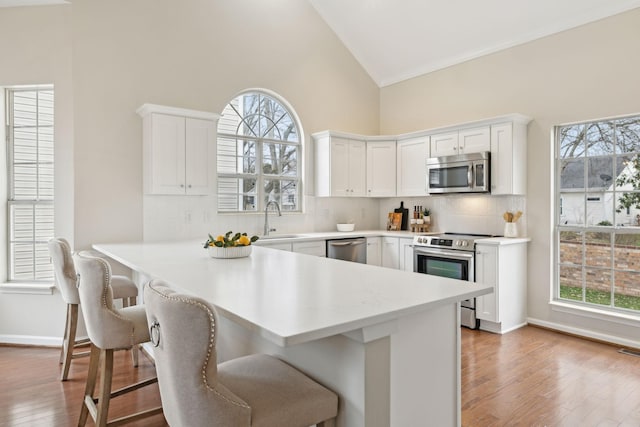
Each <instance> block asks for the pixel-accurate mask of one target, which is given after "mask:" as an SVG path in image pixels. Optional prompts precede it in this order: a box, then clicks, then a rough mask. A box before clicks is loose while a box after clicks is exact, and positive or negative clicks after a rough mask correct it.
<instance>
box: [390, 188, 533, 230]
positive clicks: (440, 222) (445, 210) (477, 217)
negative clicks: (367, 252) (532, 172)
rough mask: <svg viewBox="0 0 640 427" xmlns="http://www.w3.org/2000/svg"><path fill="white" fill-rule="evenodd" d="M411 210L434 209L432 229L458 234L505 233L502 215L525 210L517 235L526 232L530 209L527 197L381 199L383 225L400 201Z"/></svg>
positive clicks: (476, 196)
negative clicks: (417, 207)
mask: <svg viewBox="0 0 640 427" xmlns="http://www.w3.org/2000/svg"><path fill="white" fill-rule="evenodd" d="M401 201H403V202H404V207H405V208H407V209H409V215H411V213H412V211H413V206H415V205H417V206H422V207H423V208H428V209H430V210H431V225H432V226H431V230H433V231H448V232H459V233H477V234H496V235H502V234H503V233H504V220H503V219H502V214H503V213H504V212H506V211H512V212H515V211H518V210H520V211H522V212H523V215H522V218H520V220H519V221H518V225H517V227H518V235H520V236H525V235H526V234H527V222H526V221H527V210H526V197H525V196H490V195H485V194H482V195H481V194H472V195H469V194H464V195H462V194H461V195H457V194H456V195H453V194H448V195H442V196H429V197H417V198H412V197H403V198H392V199H383V200H381V202H380V215H381V217H380V227H381V228H382V227H384V226H385V225H386V221H387V214H388V213H389V212H393V210H394V209H395V208H398V207H400V202H401Z"/></svg>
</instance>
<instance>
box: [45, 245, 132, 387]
mask: <svg viewBox="0 0 640 427" xmlns="http://www.w3.org/2000/svg"><path fill="white" fill-rule="evenodd" d="M49 255H50V256H51V261H52V262H53V271H54V275H55V281H56V284H57V286H58V289H59V290H60V294H62V299H63V300H64V302H66V303H67V317H66V322H65V327H64V337H63V342H62V350H61V351H60V363H61V364H62V373H61V375H60V379H61V380H62V381H66V380H67V378H68V376H69V368H70V367H71V360H72V359H76V358H78V357H83V356H88V355H89V352H75V353H74V349H75V348H77V347H81V346H84V345H88V343H89V340H88V339H82V340H76V331H77V327H78V304H80V296H79V295H78V288H77V287H76V285H77V277H76V269H75V266H74V264H73V257H72V254H71V246H70V245H69V242H67V241H66V240H65V239H63V238H55V239H51V240H50V241H49ZM111 287H112V289H113V297H114V298H115V299H122V306H123V307H127V306H129V305H135V304H136V302H137V297H138V287H137V286H136V284H135V283H133V281H132V280H131V279H129V278H128V277H126V276H113V277H112V282H111ZM131 357H132V359H133V365H134V366H138V351H137V348H133V349H132V352H131Z"/></svg>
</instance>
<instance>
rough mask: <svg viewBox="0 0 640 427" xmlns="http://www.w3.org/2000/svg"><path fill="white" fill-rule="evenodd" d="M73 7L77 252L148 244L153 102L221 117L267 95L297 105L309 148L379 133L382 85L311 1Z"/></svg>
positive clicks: (144, 1) (121, 2)
mask: <svg viewBox="0 0 640 427" xmlns="http://www.w3.org/2000/svg"><path fill="white" fill-rule="evenodd" d="M73 8H74V9H73V13H74V38H73V55H74V56H73V57H74V67H73V83H74V89H75V94H76V95H75V98H74V113H75V122H76V127H75V138H76V141H77V143H76V152H75V153H76V162H75V171H76V179H75V184H76V206H75V209H76V223H75V227H76V228H75V232H76V246H79V247H85V246H88V245H90V244H91V243H92V242H107V241H125V240H136V239H138V240H139V239H142V237H143V215H142V211H143V203H144V201H143V196H142V171H141V169H140V167H141V165H142V125H141V124H142V120H141V118H140V117H139V116H138V115H137V114H136V113H135V110H136V108H138V107H139V106H140V105H141V104H143V103H145V102H148V103H155V104H163V105H171V106H176V107H184V108H190V109H196V110H204V111H211V112H218V113H219V112H221V111H222V109H223V107H224V106H225V105H226V103H227V102H229V101H230V100H231V99H232V98H233V96H234V95H235V94H236V93H237V92H239V91H241V90H243V89H246V88H255V87H259V88H267V89H269V90H272V91H274V92H276V93H278V94H280V95H281V96H283V97H284V98H285V99H286V100H287V101H288V102H289V103H290V104H291V105H292V106H293V108H294V109H295V111H296V112H297V113H298V115H299V117H300V120H301V122H302V126H303V129H304V132H305V136H306V137H307V140H308V139H309V135H310V134H311V133H312V132H316V131H318V130H323V129H327V128H329V127H332V128H338V129H344V130H350V131H354V132H363V133H374V132H376V131H377V129H378V111H379V104H378V96H379V91H378V88H377V86H376V85H375V84H374V83H373V81H372V80H371V79H370V78H369V77H368V75H367V74H366V73H365V72H364V71H363V69H362V68H361V67H360V65H359V64H358V63H357V62H356V61H355V60H354V58H353V57H352V56H351V55H350V53H349V52H348V51H347V50H346V48H345V47H344V46H343V45H342V44H341V43H340V42H339V40H338V39H337V38H336V36H335V35H334V34H333V33H332V32H331V31H330V30H329V28H328V27H327V25H326V24H325V23H324V22H323V21H322V20H321V19H320V17H319V16H318V15H317V13H316V12H315V10H314V9H313V8H312V7H311V6H310V5H309V3H308V2H306V1H299V0H278V1H275V2H272V1H270V2H265V1H262V0H238V1H231V2H230V1H209V0H206V1H205V0H186V1H180V2H176V1H171V0H140V1H135V2H131V1H127V0H110V1H108V2H105V1H102V0H87V1H82V2H75V3H74V4H73ZM308 148H310V147H308ZM309 152H310V150H307V153H309ZM307 158H309V157H307ZM307 193H308V192H307ZM174 200H176V203H180V204H183V203H187V202H185V200H186V199H182V200H178V199H174ZM154 206H155V205H154ZM198 209H200V207H198ZM195 216H196V217H197V218H202V215H201V214H198V215H195ZM217 219H218V218H215V216H214V217H213V218H211V222H212V223H214V222H215V221H216V220H217ZM376 219H377V218H376ZM223 220H224V219H223ZM210 231H213V230H210ZM252 231H253V230H249V232H252Z"/></svg>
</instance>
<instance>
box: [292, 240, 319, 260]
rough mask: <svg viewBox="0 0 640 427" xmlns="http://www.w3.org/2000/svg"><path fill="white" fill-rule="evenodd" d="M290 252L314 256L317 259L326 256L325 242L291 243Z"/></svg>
mask: <svg viewBox="0 0 640 427" xmlns="http://www.w3.org/2000/svg"><path fill="white" fill-rule="evenodd" d="M291 251H292V252H297V253H299V254H307V255H315V256H319V257H326V256H327V243H326V241H325V240H315V241H311V242H293V243H292V244H291Z"/></svg>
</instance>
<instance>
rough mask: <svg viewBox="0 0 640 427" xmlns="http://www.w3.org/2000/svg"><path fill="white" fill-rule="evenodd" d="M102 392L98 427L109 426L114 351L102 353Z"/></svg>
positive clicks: (99, 402) (98, 405) (99, 396)
mask: <svg viewBox="0 0 640 427" xmlns="http://www.w3.org/2000/svg"><path fill="white" fill-rule="evenodd" d="M100 359H101V365H102V366H101V369H100V371H101V372H100V390H99V395H98V403H97V407H98V413H97V415H96V427H105V426H106V425H107V416H108V415H109V402H110V401H111V379H112V378H113V349H109V350H102V351H101V358H100Z"/></svg>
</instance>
